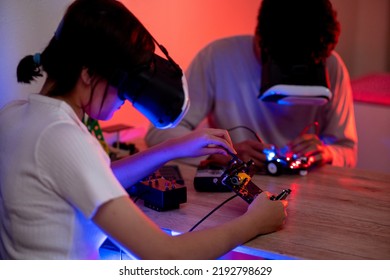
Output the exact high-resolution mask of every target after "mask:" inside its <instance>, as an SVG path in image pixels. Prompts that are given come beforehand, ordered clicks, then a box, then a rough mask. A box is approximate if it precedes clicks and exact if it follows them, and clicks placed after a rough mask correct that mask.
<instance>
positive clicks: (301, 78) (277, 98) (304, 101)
mask: <svg viewBox="0 0 390 280" xmlns="http://www.w3.org/2000/svg"><path fill="white" fill-rule="evenodd" d="M258 98H259V99H260V100H262V101H266V102H275V103H277V104H283V105H323V104H326V103H327V102H328V101H329V100H330V99H331V98H332V93H331V91H330V90H329V79H328V73H327V70H326V67H325V63H314V62H310V63H308V64H284V65H281V64H277V63H276V62H275V61H274V60H272V59H266V60H265V62H263V63H262V73H261V87H260V94H259V97H258Z"/></svg>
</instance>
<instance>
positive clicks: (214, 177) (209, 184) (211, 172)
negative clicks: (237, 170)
mask: <svg viewBox="0 0 390 280" xmlns="http://www.w3.org/2000/svg"><path fill="white" fill-rule="evenodd" d="M225 170H226V168H225V167H222V166H217V165H207V166H199V167H198V168H197V170H196V174H195V177H194V188H195V190H196V191H198V192H231V191H232V190H231V189H230V188H228V187H226V186H224V185H222V184H220V183H219V182H218V179H219V178H220V177H221V176H222V175H223V173H224V172H225Z"/></svg>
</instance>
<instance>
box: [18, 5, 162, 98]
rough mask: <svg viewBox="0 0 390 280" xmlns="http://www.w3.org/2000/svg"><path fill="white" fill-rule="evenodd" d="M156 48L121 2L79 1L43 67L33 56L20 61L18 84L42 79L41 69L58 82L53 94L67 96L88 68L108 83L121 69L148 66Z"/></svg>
mask: <svg viewBox="0 0 390 280" xmlns="http://www.w3.org/2000/svg"><path fill="white" fill-rule="evenodd" d="M154 48H155V46H154V42H153V39H152V37H151V35H150V34H149V33H148V31H147V30H146V29H145V28H144V26H143V25H142V24H141V23H140V22H139V21H138V19H137V18H136V17H135V16H134V15H133V14H132V13H131V12H130V11H129V10H128V9H127V8H126V7H125V6H124V5H123V4H122V3H120V2H119V1H116V0H76V1H75V2H73V3H72V4H71V5H70V6H69V7H68V9H67V11H66V13H65V15H64V17H63V19H62V21H61V23H60V25H59V27H58V29H57V31H56V33H55V35H54V36H53V38H52V39H51V41H50V42H49V44H48V46H47V47H46V48H45V50H44V51H43V52H42V54H41V65H36V62H34V59H33V56H31V55H30V56H26V57H25V58H24V59H22V60H21V61H20V63H19V65H18V69H17V76H18V81H19V82H25V83H29V82H31V81H32V80H34V79H35V77H37V76H41V75H42V74H41V73H40V68H41V67H42V68H43V70H44V71H45V72H46V73H47V77H48V78H49V79H51V80H52V81H54V86H53V87H52V88H51V90H50V92H49V95H50V96H59V95H64V94H66V93H67V92H69V91H70V90H71V89H72V88H73V87H74V86H75V84H76V82H77V79H78V77H79V75H80V73H81V70H82V68H83V67H85V68H87V69H88V70H89V72H90V74H91V75H96V76H98V77H100V78H103V79H106V80H108V81H109V80H110V78H111V77H112V75H113V74H114V72H116V71H129V70H131V69H129V68H132V67H133V66H134V68H137V66H139V65H142V64H144V63H147V62H148V61H149V60H150V59H151V58H152V56H153V53H154ZM34 63H35V64H34Z"/></svg>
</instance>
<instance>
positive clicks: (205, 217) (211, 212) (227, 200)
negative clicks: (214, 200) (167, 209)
mask: <svg viewBox="0 0 390 280" xmlns="http://www.w3.org/2000/svg"><path fill="white" fill-rule="evenodd" d="M236 196H238V194H235V195H233V196H232V197H229V198H228V199H226V200H225V201H224V202H222V203H221V204H220V205H218V206H217V207H215V208H214V209H213V210H212V211H210V212H209V213H208V214H207V215H206V216H204V217H203V218H202V219H201V220H200V221H199V222H197V223H196V224H195V225H194V226H193V227H192V228H191V229H190V230H189V232H190V231H193V230H194V229H195V228H196V227H197V226H199V225H200V224H201V223H202V222H203V221H204V220H206V219H207V218H208V217H209V216H210V215H211V214H213V213H214V212H215V211H217V210H218V209H219V208H221V207H222V206H223V205H224V204H226V203H227V202H229V201H230V200H232V199H233V198H235V197H236Z"/></svg>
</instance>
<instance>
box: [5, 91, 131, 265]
mask: <svg viewBox="0 0 390 280" xmlns="http://www.w3.org/2000/svg"><path fill="white" fill-rule="evenodd" d="M0 153H1V157H0V230H1V232H0V258H2V259H96V258H99V255H98V248H99V246H100V245H101V243H102V242H103V241H104V239H105V237H106V236H105V234H104V233H103V232H102V231H101V230H100V229H99V228H98V227H97V226H96V225H95V224H94V223H93V222H92V220H91V218H92V217H93V216H94V214H95V213H96V211H97V209H98V208H99V206H101V205H102V204H104V203H105V202H107V201H109V200H112V199H114V198H117V197H120V196H124V195H127V193H126V191H125V190H124V189H123V187H122V186H121V184H120V183H119V182H118V180H117V179H116V177H115V176H114V174H113V173H112V171H111V168H110V160H109V158H108V156H107V154H106V153H105V152H104V150H103V149H102V148H101V145H100V144H99V142H98V141H97V140H96V139H95V138H94V137H93V136H92V135H91V134H90V133H89V131H88V130H87V128H86V127H85V126H84V124H83V123H82V122H81V121H80V120H79V119H78V118H77V116H76V114H75V112H74V111H73V110H72V108H71V107H70V106H69V105H68V104H67V103H65V102H63V101H60V100H56V99H53V98H49V97H45V96H41V95H38V94H32V95H30V96H29V98H28V100H24V101H22V100H20V101H15V102H12V103H10V104H9V105H7V106H5V107H4V108H3V109H2V110H1V111H0Z"/></svg>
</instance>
